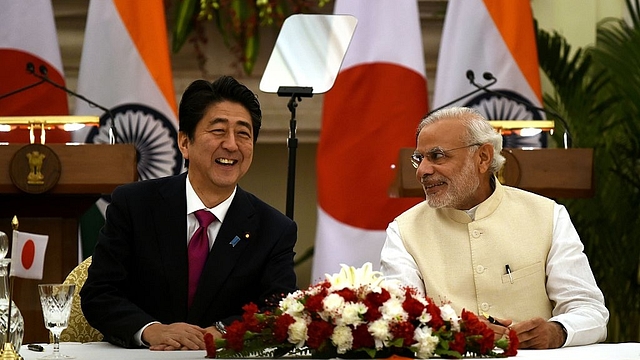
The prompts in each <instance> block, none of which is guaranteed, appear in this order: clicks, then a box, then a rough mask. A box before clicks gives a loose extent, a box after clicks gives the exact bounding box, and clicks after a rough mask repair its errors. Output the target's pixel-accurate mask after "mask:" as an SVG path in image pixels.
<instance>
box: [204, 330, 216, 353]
mask: <svg viewBox="0 0 640 360" xmlns="http://www.w3.org/2000/svg"><path fill="white" fill-rule="evenodd" d="M204 347H205V349H206V350H207V356H206V357H207V358H210V359H213V358H215V357H216V342H215V340H214V339H213V334H212V333H210V332H207V333H205V334H204Z"/></svg>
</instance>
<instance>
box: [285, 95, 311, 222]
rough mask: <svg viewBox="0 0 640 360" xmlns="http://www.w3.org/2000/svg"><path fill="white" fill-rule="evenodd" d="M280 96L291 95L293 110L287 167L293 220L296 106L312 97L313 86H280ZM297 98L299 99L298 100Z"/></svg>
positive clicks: (289, 212)
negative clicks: (304, 98)
mask: <svg viewBox="0 0 640 360" xmlns="http://www.w3.org/2000/svg"><path fill="white" fill-rule="evenodd" d="M278 96H289V97H290V99H289V103H288V104H287V108H289V111H290V112H291V120H290V121H289V138H288V139H287V147H288V148H289V166H288V168H287V200H286V215H287V217H288V218H289V219H291V220H293V204H294V197H295V186H296V149H297V148H298V139H297V138H296V123H297V122H296V108H297V107H298V101H302V98H303V97H312V96H313V88H312V87H301V86H289V87H287V86H280V87H279V88H278ZM296 100H297V101H296Z"/></svg>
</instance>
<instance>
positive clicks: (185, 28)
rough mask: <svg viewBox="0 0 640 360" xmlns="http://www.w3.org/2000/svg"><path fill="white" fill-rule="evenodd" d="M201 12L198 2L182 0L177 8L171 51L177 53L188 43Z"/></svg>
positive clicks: (195, 0) (196, 0)
mask: <svg viewBox="0 0 640 360" xmlns="http://www.w3.org/2000/svg"><path fill="white" fill-rule="evenodd" d="M198 10H199V1H198V0H181V1H180V2H179V4H178V6H177V7H176V13H175V18H174V20H173V21H174V23H173V31H172V32H171V51H172V52H173V53H177V52H178V51H180V49H181V48H182V46H183V45H184V43H185V42H186V41H187V38H188V37H189V34H190V33H191V31H192V30H193V21H194V20H195V16H196V14H197V13H198Z"/></svg>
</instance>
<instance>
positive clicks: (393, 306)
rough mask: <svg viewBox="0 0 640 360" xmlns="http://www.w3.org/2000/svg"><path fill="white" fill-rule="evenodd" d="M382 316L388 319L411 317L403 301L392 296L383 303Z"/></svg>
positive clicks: (398, 319) (399, 319) (397, 319)
mask: <svg viewBox="0 0 640 360" xmlns="http://www.w3.org/2000/svg"><path fill="white" fill-rule="evenodd" d="M380 312H381V313H382V318H383V319H385V320H387V321H396V322H400V321H404V320H406V319H407V318H408V317H409V314H407V312H406V311H404V309H403V308H402V301H401V300H400V299H397V298H391V299H389V300H387V301H385V302H384V304H382V306H381V307H380Z"/></svg>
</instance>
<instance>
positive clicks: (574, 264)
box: [546, 204, 609, 346]
mask: <svg viewBox="0 0 640 360" xmlns="http://www.w3.org/2000/svg"><path fill="white" fill-rule="evenodd" d="M583 251H584V245H583V244H582V242H581V241H580V237H579V236H578V233H577V231H576V229H575V227H574V226H573V224H572V223H571V219H570V217H569V213H568V212H567V210H566V209H565V207H564V206H562V205H559V204H556V205H555V207H554V228H553V240H552V242H551V250H550V251H549V256H548V258H547V270H546V271H547V293H548V295H549V299H550V300H551V301H553V302H554V303H555V307H554V308H553V317H552V318H551V319H549V321H557V322H560V323H562V325H563V326H564V327H565V329H566V330H567V341H566V342H565V344H564V346H573V345H585V344H592V343H596V342H600V341H603V340H605V339H606V337H607V322H608V321H609V311H608V310H607V308H606V307H605V305H604V296H603V295H602V291H600V288H598V285H597V284H596V281H595V278H594V276H593V272H592V271H591V267H590V266H589V260H588V259H587V256H586V255H585V253H584V252H583Z"/></svg>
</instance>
